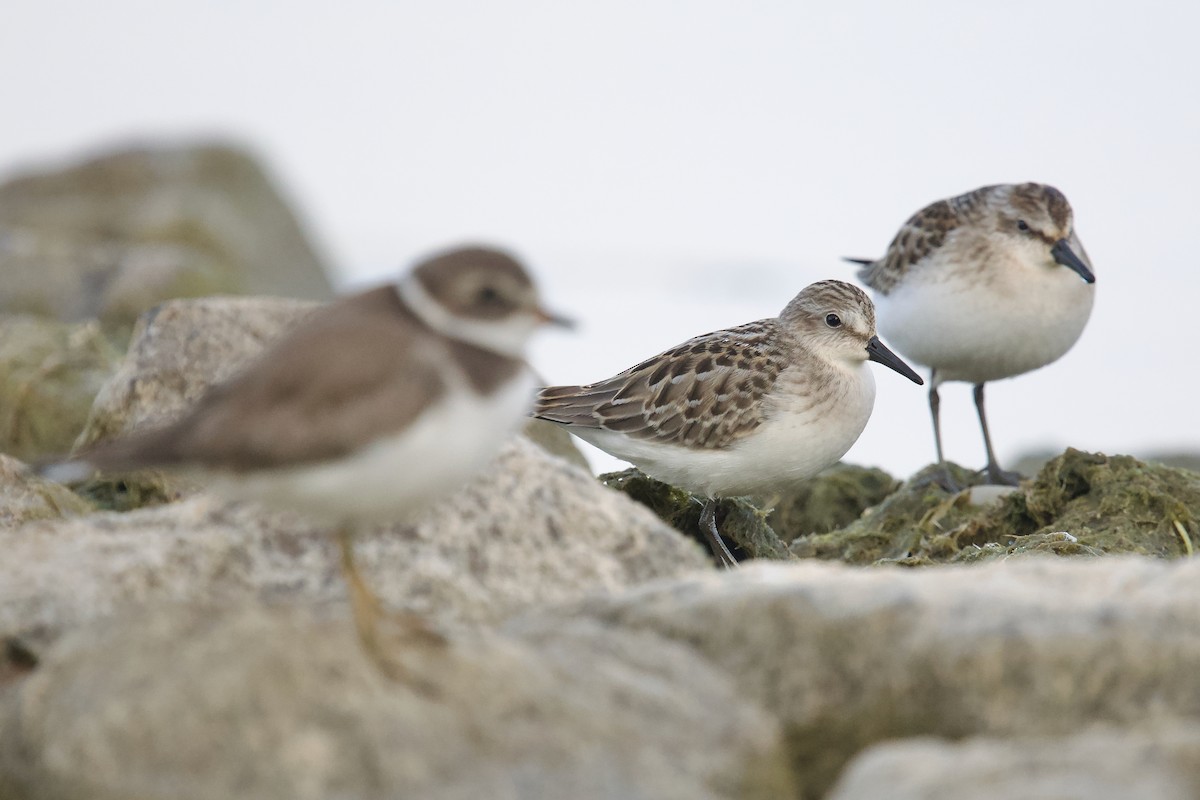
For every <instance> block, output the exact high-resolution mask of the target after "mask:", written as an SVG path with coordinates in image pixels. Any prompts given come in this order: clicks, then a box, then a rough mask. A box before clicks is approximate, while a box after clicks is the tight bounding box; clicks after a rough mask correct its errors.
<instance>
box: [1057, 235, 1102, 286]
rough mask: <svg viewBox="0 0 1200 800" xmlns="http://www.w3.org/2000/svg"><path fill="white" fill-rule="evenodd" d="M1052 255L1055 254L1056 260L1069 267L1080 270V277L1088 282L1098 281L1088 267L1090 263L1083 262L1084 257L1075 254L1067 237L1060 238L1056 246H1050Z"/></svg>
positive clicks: (1076, 270)
mask: <svg viewBox="0 0 1200 800" xmlns="http://www.w3.org/2000/svg"><path fill="white" fill-rule="evenodd" d="M1050 255H1052V256H1054V260H1055V261H1057V262H1058V263H1059V264H1062V265H1063V266H1064V267H1066V268H1067V269H1069V270H1074V271H1075V272H1078V273H1079V277H1081V278H1083V279H1084V280H1085V281H1086V282H1087V283H1095V282H1096V276H1095V275H1093V274H1092V271H1091V270H1090V269H1088V265H1087V264H1085V263H1083V259H1082V258H1080V257H1079V256H1077V255H1075V251H1074V250H1072V249H1071V245H1070V243H1069V242H1067V240H1066V239H1059V240H1058V241H1057V242H1055V243H1054V247H1051V248H1050Z"/></svg>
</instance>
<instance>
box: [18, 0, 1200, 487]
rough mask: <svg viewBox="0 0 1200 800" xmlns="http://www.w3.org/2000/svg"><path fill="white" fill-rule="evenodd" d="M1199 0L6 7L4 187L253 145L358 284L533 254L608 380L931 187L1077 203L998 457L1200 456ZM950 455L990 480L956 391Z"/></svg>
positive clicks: (905, 397) (918, 445)
mask: <svg viewBox="0 0 1200 800" xmlns="http://www.w3.org/2000/svg"><path fill="white" fill-rule="evenodd" d="M1197 30H1200V6H1198V5H1197V4H1193V3H1181V2H1156V1H1154V0H1152V1H1151V2H1139V3H1136V4H1117V3H1111V2H1088V1H1087V0H1071V1H1070V2H1066V1H1064V2H1026V1H1023V0H1009V1H1007V2H1004V3H998V2H997V3H987V4H982V3H963V2H961V1H957V0H956V1H953V2H925V3H919V4H913V3H908V4H896V3H890V2H861V1H860V2H837V3H809V4H803V3H797V2H755V3H734V2H712V1H711V0H694V1H692V2H687V3H684V2H676V3H667V2H647V0H610V2H606V3H581V2H564V0H556V1H554V0H547V1H546V2H533V1H532V0H517V1H515V2H485V1H484V0H480V1H478V2H465V1H463V0H449V1H446V0H441V1H440V2H437V3H420V4H418V3H397V2H386V3H385V2H365V1H362V0H347V1H346V2H340V3H337V4H332V3H316V2H307V1H302V0H293V1H292V2H282V1H273V2H233V1H232V0H214V1H213V2H206V3H193V4H187V5H184V4H180V3H164V2H161V1H160V2H138V1H135V0H110V1H109V2H104V3H95V2H90V0H88V1H86V2H85V0H58V1H55V0H16V2H8V3H6V4H5V13H4V25H3V26H0V74H3V75H4V76H5V79H4V81H3V84H2V85H3V88H2V89H0V100H2V101H3V108H4V113H3V115H2V118H3V124H0V171H2V172H6V173H7V172H11V171H13V170H16V169H17V168H19V167H20V166H22V165H27V164H46V163H53V162H54V161H56V160H58V159H62V158H75V157H78V156H80V155H82V154H85V153H88V152H91V151H95V150H97V149H103V148H105V147H108V146H110V145H114V144H117V143H122V142H126V141H128V140H130V139H135V140H136V139H141V140H153V139H170V140H175V139H179V138H199V137H202V136H207V135H217V136H221V137H225V138H232V139H235V140H237V141H240V142H242V143H245V144H248V145H249V146H251V147H252V148H253V149H255V150H256V151H257V152H258V153H259V154H260V155H262V156H263V157H264V158H265V159H266V160H267V162H268V164H269V166H270V167H271V169H272V170H273V172H274V173H275V175H276V176H277V177H278V178H279V180H280V182H281V183H282V184H283V185H284V186H285V188H286V189H287V191H288V192H289V194H290V195H291V197H292V198H293V199H294V200H295V202H296V204H297V206H298V207H299V209H300V210H301V212H302V213H303V215H304V217H305V218H306V219H307V220H308V222H309V223H310V224H311V226H312V232H313V234H314V236H315V237H316V239H317V240H318V242H319V243H320V245H321V246H322V248H323V249H324V250H325V252H326V253H328V255H329V257H330V260H331V261H332V262H333V263H334V264H335V265H336V266H337V267H338V269H339V271H340V274H341V275H342V276H343V278H344V279H345V280H347V281H361V280H367V279H371V278H377V277H380V276H383V275H384V274H386V273H387V272H388V271H389V270H392V269H394V268H395V267H397V266H399V265H402V264H405V263H408V262H409V261H411V260H412V259H413V258H415V257H417V256H418V255H420V254H421V253H423V252H425V251H427V250H429V249H430V248H435V247H440V246H443V245H445V244H448V243H453V242H457V241H461V240H463V239H476V240H488V241H493V242H497V243H501V244H504V245H507V246H509V247H511V248H512V249H514V250H516V251H517V252H518V253H520V254H522V255H524V256H525V257H526V259H527V260H528V261H529V262H530V263H531V264H532V266H533V267H534V269H535V270H536V272H537V273H538V276H539V278H540V279H541V280H542V283H543V284H544V285H545V289H546V294H547V295H548V297H549V301H550V302H551V303H552V304H553V305H555V306H556V307H559V308H561V309H562V310H564V311H566V312H569V313H571V314H573V315H575V316H576V317H578V318H580V319H581V320H582V321H583V323H584V327H583V328H582V329H581V330H580V331H578V332H577V333H576V334H575V335H573V336H570V337H568V336H563V335H553V336H548V337H546V338H544V339H543V340H542V341H541V342H539V343H538V346H537V347H536V350H535V353H534V360H535V362H536V363H537V365H538V366H539V367H540V368H541V369H542V371H543V372H544V373H545V374H546V375H547V377H548V378H550V379H551V380H553V381H556V382H559V381H562V382H568V381H569V382H578V381H588V380H594V379H598V378H602V377H606V376H607V375H609V374H611V373H612V372H615V371H617V370H619V369H622V368H624V367H626V366H629V365H630V364H633V363H635V362H636V361H639V360H641V359H642V358H644V357H645V356H648V355H651V354H652V353H653V352H656V351H657V350H660V349H662V348H664V347H667V346H670V345H672V344H675V343H677V342H678V341H681V340H683V339H685V338H687V337H689V336H691V335H694V334H697V333H702V332H705V331H708V330H712V329H714V328H718V327H722V326H726V325H731V324H737V323H740V322H745V321H748V320H750V319H754V318H757V317H761V316H767V315H772V314H774V313H776V312H777V311H778V310H779V308H781V307H782V306H783V304H784V303H785V302H786V301H787V300H788V299H789V298H790V297H791V296H792V295H794V294H795V293H796V292H797V291H799V289H801V288H802V287H803V286H804V285H806V284H807V283H809V282H811V281H813V280H817V279H820V278H826V277H843V278H849V277H850V276H852V274H853V272H852V270H851V269H850V267H849V266H848V265H845V264H843V263H841V262H840V261H839V260H838V259H839V256H841V255H863V256H873V255H877V254H878V253H880V252H881V251H882V250H883V248H884V247H885V246H886V245H887V243H888V241H889V240H890V239H891V236H892V235H893V233H894V232H895V230H896V228H897V227H898V226H899V225H900V223H901V222H902V221H903V220H904V219H905V218H906V217H907V216H908V215H909V214H911V213H912V212H913V211H915V210H916V209H917V208H919V207H921V206H923V205H925V204H926V203H928V202H930V201H932V200H935V199H937V198H940V197H944V196H948V195H952V194H957V193H960V192H963V191H966V190H969V189H972V188H975V187H976V186H979V185H982V184H985V183H995V182H1008V181H1022V180H1038V181H1044V182H1048V183H1053V184H1055V185H1057V186H1058V187H1059V188H1060V189H1062V190H1063V191H1064V192H1065V193H1066V194H1067V196H1068V198H1070V200H1071V202H1072V204H1073V205H1074V207H1075V211H1076V221H1077V227H1078V229H1079V231H1080V234H1081V236H1082V239H1083V241H1084V243H1085V245H1086V246H1087V249H1088V253H1089V255H1090V256H1091V258H1092V261H1093V263H1094V265H1095V267H1096V273H1097V276H1098V281H1097V291H1098V296H1097V305H1096V310H1095V312H1094V314H1093V317H1092V321H1091V324H1090V326H1089V328H1088V330H1087V331H1086V332H1085V333H1084V336H1083V338H1082V339H1081V341H1080V343H1079V344H1078V345H1077V346H1076V348H1075V349H1074V350H1073V351H1072V352H1071V353H1069V354H1068V355H1067V356H1066V357H1064V359H1063V360H1062V361H1060V362H1059V363H1057V364H1055V365H1052V366H1050V367H1047V368H1046V369H1044V370H1042V371H1040V372H1038V373H1034V374H1032V375H1028V376H1025V377H1022V378H1018V379H1014V380H1011V381H1006V382H1002V383H997V384H994V385H992V386H991V387H989V413H990V416H991V422H992V430H993V435H994V438H995V440H996V442H997V447H998V449H999V451H1000V455H1001V457H1002V459H1003V458H1009V459H1011V458H1012V457H1014V456H1015V455H1016V454H1017V453H1019V452H1021V451H1023V450H1025V449H1028V448H1031V447H1037V446H1040V445H1048V446H1053V447H1061V446H1064V445H1066V444H1072V445H1075V446H1078V447H1081V448H1086V449H1096V450H1104V451H1108V452H1122V451H1131V450H1134V451H1145V450H1147V449H1166V448H1171V449H1175V448H1191V449H1200V430H1197V425H1196V422H1195V418H1194V415H1193V411H1192V409H1193V407H1194V405H1195V396H1196V392H1197V387H1198V381H1197V378H1196V375H1195V372H1194V362H1195V359H1194V357H1193V356H1192V355H1191V352H1192V350H1193V344H1192V341H1191V340H1192V337H1193V335H1194V334H1193V331H1194V330H1195V328H1196V326H1195V324H1194V321H1193V317H1194V314H1195V311H1194V310H1193V307H1194V302H1193V301H1192V299H1191V298H1193V297H1194V296H1195V294H1196V292H1197V289H1198V288H1200V277H1198V276H1200V270H1197V264H1196V262H1197V259H1198V257H1200V256H1198V254H1200V224H1197V219H1198V218H1200V199H1198V197H1200V195H1198V193H1197V189H1196V187H1197V185H1200V144H1198V143H1200V100H1198V99H1197V98H1198V97H1200V94H1198V92H1200V48H1197V47H1196V46H1195V35H1196V31H1197ZM877 382H878V384H879V388H880V392H879V397H878V400H877V402H876V410H875V416H874V417H873V419H872V421H871V424H870V425H869V426H868V428H867V431H866V432H865V433H864V434H863V437H862V439H860V441H859V443H858V445H856V447H855V449H854V450H852V451H851V453H850V454H849V456H848V458H850V459H852V460H856V461H861V462H866V463H876V464H879V465H881V466H884V467H886V468H888V469H890V470H892V471H895V472H898V473H901V474H907V473H908V472H910V471H912V470H914V469H916V468H917V467H919V466H920V465H922V464H923V463H926V462H927V461H928V460H929V459H930V458H931V457H932V441H931V436H930V434H929V427H928V420H927V412H926V406H925V394H924V390H922V389H919V388H917V387H915V386H913V385H911V384H909V383H907V382H905V381H904V380H903V379H901V378H899V377H898V376H895V375H893V374H891V373H889V372H886V371H883V370H881V371H879V373H878V375H877ZM943 414H944V417H945V426H946V430H945V435H946V439H947V443H948V448H947V449H948V453H949V455H950V456H951V457H952V458H955V459H956V460H961V461H963V462H964V463H968V464H976V465H979V464H982V461H983V454H982V445H981V443H980V440H979V435H978V432H977V429H976V423H975V420H974V410H973V408H972V406H971V403H970V393H969V389H968V388H967V387H965V386H950V387H948V388H947V389H946V390H945V391H944V392H943Z"/></svg>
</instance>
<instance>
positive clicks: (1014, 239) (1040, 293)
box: [849, 183, 1096, 485]
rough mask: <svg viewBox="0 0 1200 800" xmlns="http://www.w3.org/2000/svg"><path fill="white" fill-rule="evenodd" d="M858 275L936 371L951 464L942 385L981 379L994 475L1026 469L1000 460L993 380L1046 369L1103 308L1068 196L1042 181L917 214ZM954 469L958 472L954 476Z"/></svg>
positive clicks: (899, 342) (982, 419)
mask: <svg viewBox="0 0 1200 800" xmlns="http://www.w3.org/2000/svg"><path fill="white" fill-rule="evenodd" d="M849 260H850V261H853V262H855V263H858V264H863V265H864V266H863V269H862V270H860V271H859V273H858V275H859V278H860V279H861V280H862V281H863V283H865V284H867V285H868V286H870V287H871V288H872V289H874V290H875V293H876V299H875V303H876V305H877V307H878V309H879V332H880V333H882V334H883V336H884V337H885V338H886V339H887V340H888V341H889V342H891V343H892V344H893V345H894V346H895V347H896V349H897V350H899V351H900V352H901V353H902V354H904V356H905V357H907V358H911V359H912V360H913V361H915V362H917V363H919V364H923V365H925V366H927V367H929V368H930V381H929V410H930V412H931V414H932V416H933V435H934V442H935V444H936V446H937V458H938V463H940V464H943V465H944V464H945V459H944V456H943V453H942V433H941V427H940V424H939V420H938V406H939V398H938V386H939V385H940V384H942V383H943V382H945V381H967V382H970V383H972V384H974V385H975V407H976V408H977V409H978V411H979V424H980V426H981V427H982V428H983V444H984V447H985V448H986V450H987V475H988V480H989V481H991V482H992V483H1001V484H1010V485H1016V483H1017V482H1019V480H1020V476H1019V475H1016V474H1014V473H1010V472H1004V471H1003V470H1001V469H1000V465H999V464H998V463H997V461H996V454H995V451H994V450H993V449H992V439H991V436H990V434H989V433H988V426H987V417H986V415H985V414H984V411H983V385H984V384H985V383H987V382H988V381H995V380H1000V379H1001V378H1011V377H1013V376H1014V375H1020V374H1022V373H1025V372H1029V371H1030V370H1035V369H1037V368H1038V367H1044V366H1045V365H1047V364H1049V363H1050V362H1052V361H1055V360H1057V359H1058V358H1060V357H1061V356H1062V355H1063V354H1064V353H1066V352H1067V351H1068V350H1070V349H1071V346H1072V345H1074V344H1075V342H1076V340H1077V339H1079V335H1080V334H1081V333H1082V332H1083V328H1084V325H1086V324H1087V321H1088V317H1089V316H1090V315H1091V313H1092V301H1093V298H1094V296H1095V289H1094V286H1093V284H1094V283H1095V281H1096V276H1095V275H1094V274H1093V273H1092V265H1091V262H1090V261H1089V260H1088V257H1087V253H1085V252H1084V249H1083V245H1082V244H1081V243H1080V241H1079V237H1078V236H1077V235H1076V233H1075V226H1074V221H1073V219H1072V214H1071V205H1070V203H1068V202H1067V198H1066V197H1064V196H1063V193H1062V192H1060V191H1058V190H1057V189H1055V188H1054V187H1052V186H1046V185H1044V184H1040V183H1021V184H1004V185H1000V186H984V187H983V188H981V189H976V190H975V191H973V192H968V193H967V194H964V195H960V196H958V197H952V198H950V199H949V200H939V201H938V202H936V203H933V204H932V205H929V206H926V207H925V208H923V209H921V210H920V211H918V212H917V213H916V214H914V215H913V217H912V218H911V219H909V220H908V222H906V223H904V226H903V227H902V228H901V229H900V232H899V233H897V234H896V238H895V239H893V240H892V243H891V245H889V246H888V250H887V253H886V254H884V256H883V258H881V259H879V260H878V261H867V260H862V259H849ZM947 477H948V476H947Z"/></svg>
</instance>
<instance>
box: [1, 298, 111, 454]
mask: <svg viewBox="0 0 1200 800" xmlns="http://www.w3.org/2000/svg"><path fill="white" fill-rule="evenodd" d="M120 357H121V354H120V352H119V351H118V350H117V348H116V346H115V345H114V344H113V343H112V342H111V341H110V340H109V339H108V338H107V337H106V336H105V335H104V334H103V333H102V332H101V330H100V327H99V325H97V324H96V323H94V322H92V323H83V324H79V325H71V324H67V323H63V322H56V321H54V320H49V319H43V318H40V317H35V316H29V315H24V314H11V315H0V452H4V453H7V454H9V455H12V456H15V457H16V458H19V459H21V460H23V461H33V460H36V459H38V458H43V457H46V456H49V455H55V454H61V453H65V452H67V451H68V450H69V449H70V448H71V444H72V442H74V440H75V437H76V436H78V435H79V432H80V431H82V430H83V427H84V423H85V422H86V421H87V418H88V412H89V411H90V409H91V407H92V400H93V398H95V396H96V393H97V392H99V391H100V387H101V386H103V385H104V382H105V381H106V380H107V379H108V377H109V375H111V374H112V373H113V371H114V370H115V369H116V365H117V361H118V360H119V359H120Z"/></svg>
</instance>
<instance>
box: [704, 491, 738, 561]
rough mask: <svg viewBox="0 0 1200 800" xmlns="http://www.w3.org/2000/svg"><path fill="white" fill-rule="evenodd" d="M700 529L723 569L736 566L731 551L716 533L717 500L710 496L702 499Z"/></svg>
mask: <svg viewBox="0 0 1200 800" xmlns="http://www.w3.org/2000/svg"><path fill="white" fill-rule="evenodd" d="M700 530H702V531H704V535H705V536H707V537H708V543H709V546H710V547H712V552H713V555H714V556H716V558H717V561H718V562H719V563H720V564H721V566H722V567H724V568H725V569H733V568H734V567H736V566H737V563H738V562H737V559H736V558H734V557H733V553H731V552H729V548H728V547H726V546H725V542H724V541H722V539H721V534H719V533H717V501H716V500H714V499H712V498H711V497H710V498H708V499H707V500H705V501H704V508H703V510H701V512H700Z"/></svg>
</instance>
